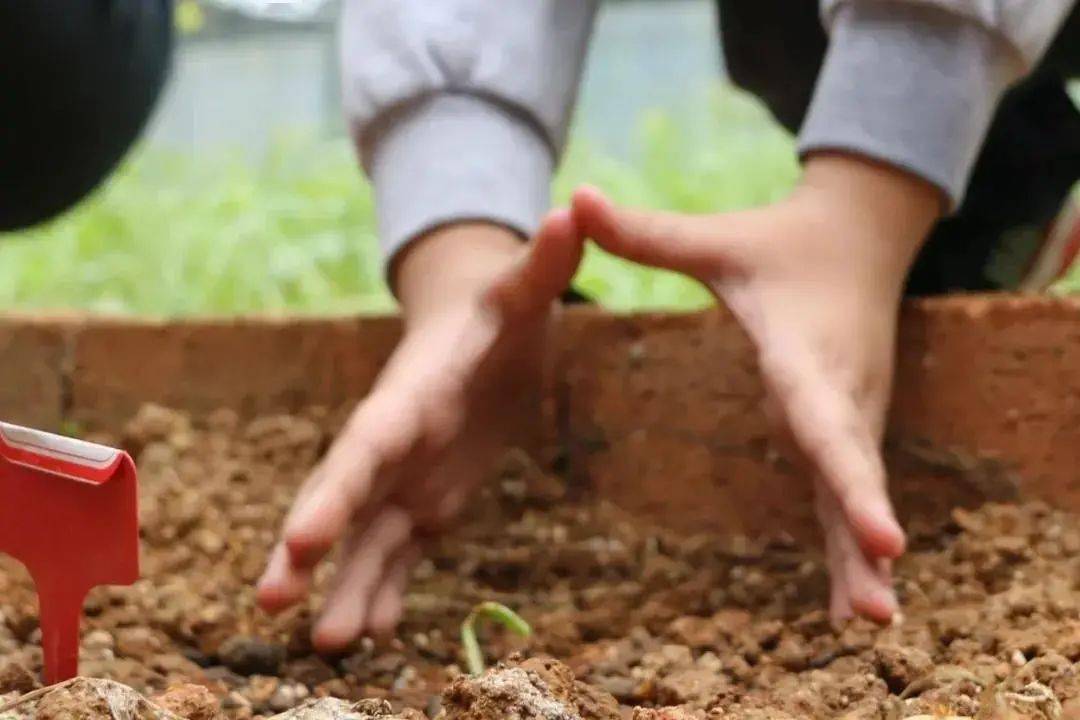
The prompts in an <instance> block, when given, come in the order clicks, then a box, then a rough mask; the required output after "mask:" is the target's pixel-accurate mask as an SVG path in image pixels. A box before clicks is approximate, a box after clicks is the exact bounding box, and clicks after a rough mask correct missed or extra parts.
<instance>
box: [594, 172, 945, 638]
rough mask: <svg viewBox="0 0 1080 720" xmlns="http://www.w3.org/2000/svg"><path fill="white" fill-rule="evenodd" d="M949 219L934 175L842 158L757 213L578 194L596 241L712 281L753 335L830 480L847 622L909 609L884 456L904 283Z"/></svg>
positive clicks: (785, 411) (818, 470)
mask: <svg viewBox="0 0 1080 720" xmlns="http://www.w3.org/2000/svg"><path fill="white" fill-rule="evenodd" d="M940 209H941V201H940V197H939V194H938V192H937V190H936V189H935V188H933V187H932V186H930V185H928V184H926V183H924V182H922V181H921V180H918V179H916V178H914V177H912V176H909V175H907V174H905V173H903V172H901V171H898V170H895V169H892V168H888V167H885V166H881V165H878V164H875V163H872V162H870V161H867V160H862V159H858V158H854V157H849V156H838V155H821V156H815V157H812V158H810V159H809V160H808V162H807V165H806V169H805V174H804V177H803V180H802V181H801V183H800V184H799V186H798V187H797V189H796V190H795V192H794V193H792V195H791V196H790V197H788V198H787V199H785V200H783V201H781V202H779V203H776V204H774V205H772V206H769V207H765V208H761V209H755V210H749V211H745V212H738V213H731V214H722V215H703V216H691V215H682V214H675V213H661V212H641V211H633V210H627V209H622V208H618V207H615V206H614V205H613V204H611V203H610V202H609V201H608V200H607V199H606V198H604V197H603V196H602V195H601V194H600V193H599V192H597V191H596V190H593V189H589V188H584V189H580V190H578V192H577V193H576V194H575V196H574V201H573V212H574V219H575V223H576V224H577V226H578V227H579V228H580V229H581V230H582V231H583V232H584V233H585V235H587V236H588V237H591V238H592V239H593V240H595V241H596V242H597V243H599V244H600V245H601V246H603V247H604V248H605V249H607V250H609V251H610V252H612V253H614V254H617V255H620V256H622V257H625V258H627V259H630V260H634V261H637V262H641V263H643V264H647V265H654V266H659V267H664V268H668V269H671V270H675V271H678V272H682V273H685V274H687V275H690V276H691V277H694V278H695V279H697V280H699V281H700V282H701V283H703V284H704V285H705V286H707V287H708V288H709V289H710V290H712V292H713V293H715V294H716V296H717V297H718V298H719V299H721V300H722V301H723V302H725V303H726V304H727V305H728V307H729V308H730V309H731V310H732V312H733V313H734V314H735V316H736V317H737V318H738V320H739V321H740V323H741V324H742V325H743V327H744V329H745V330H746V332H747V333H748V335H749V336H750V339H751V341H752V342H753V344H754V346H755V348H756V350H757V355H758V360H759V364H760V367H761V372H762V375H763V378H764V381H765V386H766V393H767V404H768V408H769V410H770V416H771V419H772V420H773V425H774V429H775V431H776V433H777V434H778V435H779V436H780V438H781V440H782V441H786V442H787V445H789V446H790V447H792V448H793V449H794V450H795V451H796V453H797V459H799V460H801V461H802V462H803V463H804V464H805V466H806V467H807V468H808V469H809V470H810V473H811V476H812V477H813V478H814V485H815V496H816V500H817V514H818V517H819V519H820V521H821V524H822V527H823V529H824V532H825V538H826V555H827V560H828V565H829V569H830V575H831V607H830V609H831V615H832V617H833V619H834V620H835V621H839V620H843V619H845V618H847V617H850V616H851V615H853V614H860V615H863V616H866V617H869V618H872V619H875V620H878V621H888V620H889V619H890V618H891V617H892V616H893V614H894V613H895V612H896V610H897V602H896V597H895V594H894V593H893V590H892V584H891V567H890V564H891V560H892V559H893V558H896V557H898V556H899V555H900V554H901V553H902V552H903V550H904V542H905V541H904V534H903V531H902V530H901V528H900V525H899V523H898V522H897V520H896V517H895V515H894V513H893V508H892V505H891V503H890V500H889V496H888V493H887V488H886V477H885V468H884V464H883V461H882V457H881V451H880V445H881V441H882V435H883V432H884V426H885V414H886V410H887V406H888V402H889V397H890V392H891V384H892V374H893V355H894V346H895V335H896V320H897V314H898V307H899V303H900V298H901V294H902V290H903V284H904V280H905V277H906V275H907V271H908V269H909V268H910V265H911V263H912V261H913V259H914V257H915V253H916V251H917V250H918V248H919V247H920V245H921V243H922V241H923V239H924V238H925V236H926V234H927V233H928V231H929V229H930V227H931V225H932V223H933V221H934V220H935V219H936V218H937V216H938V214H939V212H940ZM718 372H722V369H720V370H718Z"/></svg>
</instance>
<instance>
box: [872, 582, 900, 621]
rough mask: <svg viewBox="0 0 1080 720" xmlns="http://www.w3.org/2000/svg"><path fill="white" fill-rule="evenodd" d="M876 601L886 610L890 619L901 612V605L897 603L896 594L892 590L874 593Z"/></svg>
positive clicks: (881, 590)
mask: <svg viewBox="0 0 1080 720" xmlns="http://www.w3.org/2000/svg"><path fill="white" fill-rule="evenodd" d="M874 601H875V602H877V603H880V605H881V607H883V608H885V609H886V612H887V614H888V615H889V616H890V618H891V617H892V616H894V615H896V613H897V612H899V610H900V605H899V603H897V601H896V594H895V593H893V591H892V590H885V589H878V590H875V591H874Z"/></svg>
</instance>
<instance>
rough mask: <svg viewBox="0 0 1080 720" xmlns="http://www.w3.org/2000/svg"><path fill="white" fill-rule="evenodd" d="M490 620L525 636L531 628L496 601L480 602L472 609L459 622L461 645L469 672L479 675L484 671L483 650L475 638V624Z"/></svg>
mask: <svg viewBox="0 0 1080 720" xmlns="http://www.w3.org/2000/svg"><path fill="white" fill-rule="evenodd" d="M481 619H484V620H490V621H492V622H496V623H498V624H500V625H502V626H503V627H505V628H506V629H507V630H509V631H510V632H512V633H514V634H515V635H519V636H521V637H524V638H527V637H529V636H530V635H531V634H532V628H530V627H529V623H527V622H525V620H523V619H522V617H521V616H520V615H518V614H517V613H516V612H514V611H513V610H511V609H510V608H508V607H506V606H505V605H502V604H500V603H497V602H482V603H480V604H479V605H477V606H476V607H474V608H473V609H472V612H470V613H469V616H468V617H467V618H465V622H463V623H461V645H462V647H463V648H465V663H466V665H468V667H469V674H471V675H480V674H481V673H483V672H484V652H483V651H482V650H481V649H480V642H479V640H477V638H476V624H477V623H478V622H479V621H480V620H481Z"/></svg>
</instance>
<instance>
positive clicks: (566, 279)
mask: <svg viewBox="0 0 1080 720" xmlns="http://www.w3.org/2000/svg"><path fill="white" fill-rule="evenodd" d="M584 242H585V241H584V237H583V236H582V234H581V232H580V231H579V230H578V228H577V225H576V224H575V222H574V219H573V217H572V216H571V214H570V211H568V210H555V211H553V212H551V213H549V214H548V215H547V217H545V218H544V222H543V223H542V225H541V226H540V230H539V231H537V234H536V238H535V239H534V240H533V241H532V242H531V243H530V244H529V246H528V248H527V250H526V252H525V253H524V254H523V256H522V257H521V259H520V260H519V261H518V262H517V263H515V264H514V265H513V266H512V267H510V268H509V269H507V270H506V271H505V272H503V273H502V274H501V275H500V276H499V277H498V278H496V279H495V281H494V282H493V283H492V285H491V287H490V288H489V289H488V291H487V293H486V294H485V296H484V302H485V304H486V305H487V306H488V307H490V308H492V309H494V310H495V311H497V312H498V313H499V315H502V316H506V315H511V316H513V315H526V314H530V313H534V312H542V311H543V310H546V309H547V307H548V306H549V305H550V304H551V303H552V302H553V301H554V300H555V299H556V298H558V297H559V295H560V294H561V293H562V292H563V291H564V290H565V289H566V288H567V287H568V286H569V285H570V280H571V279H573V277H574V273H575V272H577V268H578V265H580V264H581V255H582V251H583V247H584Z"/></svg>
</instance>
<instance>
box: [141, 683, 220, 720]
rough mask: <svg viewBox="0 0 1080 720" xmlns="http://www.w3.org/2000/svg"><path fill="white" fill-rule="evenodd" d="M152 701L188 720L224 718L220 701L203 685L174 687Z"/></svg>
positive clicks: (217, 719)
mask: <svg viewBox="0 0 1080 720" xmlns="http://www.w3.org/2000/svg"><path fill="white" fill-rule="evenodd" d="M152 701H153V702H154V703H156V704H157V705H159V706H160V707H162V708H165V709H166V710H168V711H169V712H172V713H176V714H177V715H179V716H180V717H182V718H187V720H219V718H221V717H222V715H221V704H220V703H219V702H218V699H217V698H216V697H214V694H213V693H212V692H210V690H209V689H207V688H205V687H203V686H202V685H193V684H190V683H187V684H184V685H173V686H172V687H170V688H169V689H168V690H166V691H165V692H163V693H161V694H160V695H157V696H156V697H154V698H152Z"/></svg>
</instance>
